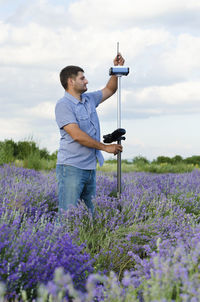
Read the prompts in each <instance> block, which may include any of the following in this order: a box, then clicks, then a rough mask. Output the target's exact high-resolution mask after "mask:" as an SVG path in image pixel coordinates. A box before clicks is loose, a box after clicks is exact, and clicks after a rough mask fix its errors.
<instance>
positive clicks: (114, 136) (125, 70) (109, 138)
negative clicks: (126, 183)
mask: <svg viewBox="0 0 200 302" xmlns="http://www.w3.org/2000/svg"><path fill="white" fill-rule="evenodd" d="M118 55H119V42H117V56H118ZM128 74H129V67H124V66H119V65H117V66H113V67H111V68H110V69H109V75H115V76H116V77H117V86H118V90H117V129H116V130H115V131H114V132H112V133H111V134H107V135H104V136H103V138H104V140H103V142H104V143H107V144H111V143H112V142H116V141H117V143H118V144H120V145H121V141H122V140H125V139H126V138H125V137H124V136H123V135H124V134H125V133H126V130H125V129H123V128H121V77H122V76H127V75H128ZM121 174H122V172H121V152H118V154H117V197H118V198H119V197H120V195H121V187H122V185H121Z"/></svg>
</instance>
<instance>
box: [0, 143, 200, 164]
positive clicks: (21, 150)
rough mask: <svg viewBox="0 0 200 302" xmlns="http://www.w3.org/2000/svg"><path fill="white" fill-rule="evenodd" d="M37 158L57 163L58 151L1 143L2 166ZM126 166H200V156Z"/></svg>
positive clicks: (143, 160)
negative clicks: (182, 164)
mask: <svg viewBox="0 0 200 302" xmlns="http://www.w3.org/2000/svg"><path fill="white" fill-rule="evenodd" d="M33 155H34V156H37V158H40V159H44V160H49V161H50V160H52V161H56V158H57V151H55V152H53V153H52V154H50V153H49V151H48V150H47V149H46V148H42V149H40V148H39V146H38V145H37V144H36V142H34V141H33V140H23V141H18V142H15V141H13V140H12V139H6V140H4V141H0V164H4V163H9V162H13V161H15V160H25V159H27V158H29V157H30V156H33ZM116 162H117V159H108V160H106V163H110V164H112V163H116ZM122 163H125V164H170V165H176V164H181V163H184V164H193V165H199V166H200V155H193V156H190V157H187V158H183V157H182V156H181V155H175V156H174V157H168V156H158V157H157V158H156V159H154V160H153V161H149V160H148V159H147V158H146V157H143V156H136V157H134V158H133V159H132V160H127V159H122Z"/></svg>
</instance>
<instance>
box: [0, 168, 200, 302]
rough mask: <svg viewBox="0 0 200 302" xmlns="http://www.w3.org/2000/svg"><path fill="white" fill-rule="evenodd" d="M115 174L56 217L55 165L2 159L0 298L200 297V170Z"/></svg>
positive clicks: (81, 301) (116, 301)
mask: <svg viewBox="0 0 200 302" xmlns="http://www.w3.org/2000/svg"><path fill="white" fill-rule="evenodd" d="M116 182H117V179H116V175H115V174H114V173H103V172H98V175H97V197H96V200H94V203H95V217H94V219H92V218H91V216H90V215H89V214H88V212H87V209H86V208H85V206H84V204H80V205H79V207H78V208H71V209H70V210H69V211H68V212H67V213H66V214H65V215H63V218H62V222H61V223H58V219H57V184H56V176H55V171H51V172H38V171H37V172H36V171H34V170H29V169H23V168H17V167H15V166H10V165H4V166H0V190H1V194H0V203H1V207H0V257H1V258H0V301H55V302H59V301H75V302H90V301H91V302H92V301H96V302H100V301H107V302H112V301H113V302H129V301H130V302H132V301H163V302H164V301H188V302H189V301H192V302H195V301H200V225H199V222H200V201H199V200H200V170H194V171H193V172H190V173H184V174H150V173H142V172H137V173H136V172H135V173H127V174H126V173H125V174H123V177H122V182H123V184H122V187H123V190H122V191H123V193H122V195H121V197H120V199H117V198H116V197H115V196H116V191H115V190H116Z"/></svg>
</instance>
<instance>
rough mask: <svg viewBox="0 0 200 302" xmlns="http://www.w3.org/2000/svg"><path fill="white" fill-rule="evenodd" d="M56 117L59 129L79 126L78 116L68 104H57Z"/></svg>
mask: <svg viewBox="0 0 200 302" xmlns="http://www.w3.org/2000/svg"><path fill="white" fill-rule="evenodd" d="M55 116H56V122H57V124H58V127H59V128H60V129H62V128H63V127H64V126H66V125H68V124H73V123H75V124H78V122H77V119H76V116H75V114H74V112H73V110H72V108H71V106H70V105H69V104H67V102H60V103H57V105H56V108H55Z"/></svg>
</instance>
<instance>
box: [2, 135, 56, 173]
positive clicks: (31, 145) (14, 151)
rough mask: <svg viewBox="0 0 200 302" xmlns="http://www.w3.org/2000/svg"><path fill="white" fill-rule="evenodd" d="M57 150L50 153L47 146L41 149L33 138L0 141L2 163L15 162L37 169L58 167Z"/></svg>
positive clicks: (18, 164)
mask: <svg viewBox="0 0 200 302" xmlns="http://www.w3.org/2000/svg"><path fill="white" fill-rule="evenodd" d="M56 160H57V151H56V152H54V153H52V154H51V155H50V154H49V152H48V150H47V149H46V148H43V149H39V147H38V146H37V144H36V143H35V142H34V141H33V140H31V139H30V140H27V141H19V142H14V141H13V140H12V139H10V140H5V141H3V142H0V165H2V164H5V163H12V162H14V163H15V164H16V165H17V166H21V167H24V168H29V169H35V170H50V169H54V168H55V167H56Z"/></svg>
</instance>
